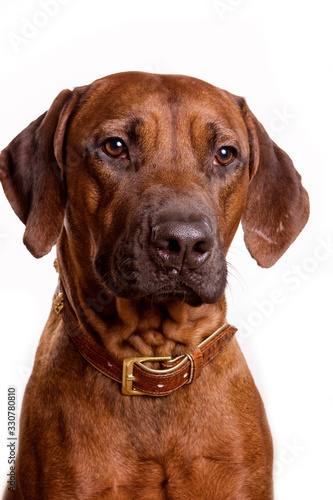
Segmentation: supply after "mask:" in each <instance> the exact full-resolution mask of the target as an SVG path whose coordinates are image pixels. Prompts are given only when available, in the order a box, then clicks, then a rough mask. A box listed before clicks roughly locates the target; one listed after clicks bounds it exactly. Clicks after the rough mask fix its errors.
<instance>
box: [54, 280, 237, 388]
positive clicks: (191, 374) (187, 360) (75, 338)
mask: <svg viewBox="0 0 333 500" xmlns="http://www.w3.org/2000/svg"><path fill="white" fill-rule="evenodd" d="M54 308H55V311H56V312H57V313H58V314H60V313H61V316H62V320H63V325H64V330H65V333H66V334H67V335H68V337H69V338H70V339H71V341H72V342H73V344H74V345H75V347H76V349H77V350H78V352H79V353H80V354H81V356H83V358H84V359H85V360H86V361H88V363H90V364H91V365H92V366H93V367H94V368H96V370H98V371H99V372H101V373H103V374H104V375H105V376H107V377H109V378H111V379H112V380H115V381H116V382H119V383H121V386H122V387H121V388H122V393H123V394H125V395H132V396H134V395H135V396H136V395H146V396H167V395H168V394H171V393H172V392H174V391H176V390H177V389H179V388H180V387H182V386H183V385H185V384H190V383H192V381H193V380H195V379H197V378H198V376H199V375H200V373H201V371H202V369H203V367H204V366H205V365H206V364H207V363H209V362H210V361H211V360H212V359H214V358H215V357H216V356H217V355H218V354H220V353H221V352H222V351H224V349H225V348H226V347H227V345H228V344H229V342H230V340H231V339H232V338H233V336H234V334H235V333H236V331H237V329H236V328H234V327H233V326H230V325H229V324H228V323H226V324H224V325H223V326H222V327H221V328H219V329H218V330H216V331H215V332H214V333H213V334H212V335H210V336H209V337H208V338H206V339H205V340H204V341H203V342H202V343H201V344H200V345H199V346H198V347H196V348H195V349H194V350H193V351H191V352H189V353H186V354H184V355H182V356H178V357H177V358H171V357H167V356H166V357H136V358H127V359H125V360H124V361H123V362H120V361H118V360H116V359H113V358H112V357H111V355H110V353H109V352H108V351H107V350H106V349H105V348H104V347H103V346H102V345H100V344H98V343H97V342H96V341H95V340H93V339H92V338H91V337H88V336H87V335H86V334H84V333H83V331H82V330H81V329H80V327H79V323H78V320H77V318H76V316H75V313H74V311H73V310H72V308H71V306H70V304H69V302H68V300H65V292H64V289H63V287H62V284H61V283H60V293H56V294H55V298H54ZM148 361H149V362H150V361H153V362H159V363H160V367H161V368H160V369H159V370H156V369H152V368H149V367H147V366H145V365H144V363H145V362H148Z"/></svg>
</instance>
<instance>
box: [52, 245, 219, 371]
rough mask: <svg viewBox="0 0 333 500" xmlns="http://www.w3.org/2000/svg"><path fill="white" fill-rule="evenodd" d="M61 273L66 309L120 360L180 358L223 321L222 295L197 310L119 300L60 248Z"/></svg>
mask: <svg viewBox="0 0 333 500" xmlns="http://www.w3.org/2000/svg"><path fill="white" fill-rule="evenodd" d="M57 253H58V262H59V274H60V281H61V283H62V287H63V289H64V292H65V295H66V299H67V302H68V306H70V307H71V308H72V309H73V311H74V313H75V315H76V317H77V320H78V323H79V325H80V328H81V329H82V331H83V332H86V333H87V335H90V336H92V337H94V338H95V340H96V341H97V342H99V343H102V344H103V345H104V347H105V348H106V349H107V350H108V351H109V352H110V354H111V355H112V356H113V357H114V358H116V359H118V360H120V361H122V360H123V359H125V358H128V357H131V356H178V355H181V354H183V353H184V352H186V351H188V350H191V349H193V348H194V347H195V346H197V345H198V344H200V343H201V342H202V341H203V340H204V339H205V338H206V337H208V336H209V335H210V334H211V333H212V332H213V331H214V330H216V329H217V328H218V327H219V326H221V325H222V324H223V323H224V322H225V317H226V302H225V297H224V296H223V297H222V298H221V299H220V301H218V302H217V303H215V304H202V305H200V306H197V307H193V306H190V305H188V304H186V303H185V302H180V301H174V302H167V303H154V302H152V301H150V300H147V299H126V298H121V297H117V296H115V295H114V294H113V293H112V292H110V291H109V290H108V289H106V287H104V286H103V284H101V283H100V282H99V281H98V280H97V279H96V277H95V279H94V273H93V272H92V269H87V268H85V270H82V269H81V268H80V266H79V265H78V262H79V260H78V259H73V260H72V259H71V258H70V255H69V253H68V252H67V251H66V249H65V251H64V248H63V246H62V247H60V245H58V252H57Z"/></svg>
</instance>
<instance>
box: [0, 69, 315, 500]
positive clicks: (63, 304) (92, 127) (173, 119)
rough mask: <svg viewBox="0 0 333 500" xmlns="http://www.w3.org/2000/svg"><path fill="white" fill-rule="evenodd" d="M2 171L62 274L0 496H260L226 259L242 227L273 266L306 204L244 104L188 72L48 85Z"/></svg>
mask: <svg viewBox="0 0 333 500" xmlns="http://www.w3.org/2000/svg"><path fill="white" fill-rule="evenodd" d="M0 178H1V181H2V185H3V188H4V191H5V194H6V196H7V198H8V200H9V202H10V204H11V206H12V208H13V209H14V211H15V212H16V214H17V215H18V217H19V218H20V219H21V221H22V222H23V223H24V224H25V226H26V227H25V233H24V238H23V240H24V243H25V245H26V246H27V248H28V250H29V251H30V252H31V253H32V255H33V256H34V257H36V258H40V257H42V256H43V255H45V254H46V253H48V252H49V251H50V250H51V248H52V247H53V246H54V245H55V244H57V268H58V271H59V285H58V288H57V290H56V293H55V298H54V303H53V306H52V310H51V313H50V316H49V319H48V322H47V324H46V327H45V329H44V332H43V334H42V337H41V340H40V343H39V346H38V349H37V353H36V358H35V363H34V368H33V372H32V375H31V378H30V380H29V382H28V385H27V388H26V392H25V396H24V402H23V406H22V412H21V418H20V438H19V449H18V456H17V462H16V488H15V491H12V490H10V489H8V488H7V490H6V492H5V496H4V498H5V499H24V500H39V499H40V500H59V499H61V500H66V499H74V498H75V499H80V500H88V499H89V500H97V499H98V500H111V499H119V500H121V499H124V500H130V499H137V498H140V499H142V500H160V499H161V500H162V499H177V500H199V499H200V500H205V499H207V500H245V499H246V500H250V499H251V500H269V499H272V498H273V484H272V460H273V451H272V441H271V435H270V430H269V426H268V423H267V419H266V414H265V410H264V406H263V403H262V401H261V398H260V395H259V393H258V391H257V389H256V387H255V384H254V381H253V379H252V376H251V374H250V372H249V369H248V367H247V365H246V362H245V360H244V358H243V355H242V353H241V351H240V349H239V347H238V344H237V341H236V339H235V337H234V333H235V331H236V329H235V328H234V327H232V326H230V325H228V323H227V322H226V301H225V289H226V285H227V261H226V256H227V252H228V248H229V247H230V244H231V242H232V239H233V236H234V234H235V232H236V230H237V227H238V226H239V223H240V222H241V223H242V226H243V229H244V239H245V243H246V246H247V248H248V250H249V252H250V254H251V255H252V257H253V258H254V259H255V260H256V261H257V262H258V264H259V265H260V266H262V267H265V268H266V267H270V266H272V265H273V264H274V263H275V262H276V261H277V260H278V259H279V258H280V257H281V256H282V254H283V253H284V252H285V251H286V250H287V248H288V247H289V246H290V244H291V243H292V242H293V241H294V240H295V238H296V237H297V236H298V234H299V233H300V231H301V230H302V229H303V227H304V226H305V224H306V221H307V219H308V215H309V201H308V196H307V193H306V191H305V189H304V188H303V187H302V184H301V177H300V175H299V174H298V172H297V171H296V170H295V168H294V166H293V163H292V161H291V159H290V158H289V156H288V155H287V154H286V153H285V152H284V151H282V150H281V149H280V148H279V147H278V146H277V145H276V144H275V143H274V142H273V141H272V140H271V139H270V138H269V136H268V134H267V133H266V131H265V130H264V128H263V126H262V125H261V124H260V123H259V121H258V120H257V119H256V118H255V116H254V115H253V114H252V112H251V111H250V109H249V107H248V105H247V104H246V101H245V100H244V99H243V98H241V97H238V96H235V95H233V94H231V93H229V92H227V91H224V90H221V89H219V88H216V87H214V86H212V85H210V84H208V83H205V82H203V81H201V80H198V79H196V78H191V77H188V76H179V75H177V76H176V75H155V74H148V73H142V72H125V73H119V74H114V75H111V76H107V77H105V78H102V79H99V80H97V81H95V82H94V83H92V84H91V85H87V86H82V87H78V88H75V89H74V90H73V91H70V90H63V91H62V92H60V94H59V95H58V96H57V97H56V99H55V100H54V102H53V103H52V105H51V107H50V109H49V110H48V111H47V112H46V113H44V114H43V115H42V116H40V117H39V118H37V120H35V121H34V122H32V123H31V124H30V125H29V126H28V127H27V128H26V129H25V130H23V131H22V132H21V133H20V134H19V135H18V136H17V137H16V138H15V139H14V140H13V141H12V142H11V143H10V144H9V145H8V146H7V148H5V149H4V150H3V151H2V153H1V156H0Z"/></svg>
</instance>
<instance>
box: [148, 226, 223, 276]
mask: <svg viewBox="0 0 333 500" xmlns="http://www.w3.org/2000/svg"><path fill="white" fill-rule="evenodd" d="M213 246H214V236H213V232H212V229H211V227H210V226H209V224H208V222H206V221H197V222H181V221H175V220H171V221H166V222H161V223H160V224H157V225H156V226H154V227H153V228H152V231H151V249H152V251H153V257H154V259H155V261H157V263H159V264H160V265H161V266H162V267H165V268H169V269H170V268H173V269H177V270H180V269H182V268H187V269H197V268H198V267H200V266H201V265H202V264H203V263H204V262H206V260H207V259H208V258H209V256H210V254H211V250H212V248H213Z"/></svg>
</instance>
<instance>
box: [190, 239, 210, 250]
mask: <svg viewBox="0 0 333 500" xmlns="http://www.w3.org/2000/svg"><path fill="white" fill-rule="evenodd" d="M206 247H207V244H206V242H205V241H198V243H196V244H195V245H194V247H193V250H194V251H195V252H198V253H206V252H207V251H208V250H207V249H206Z"/></svg>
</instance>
